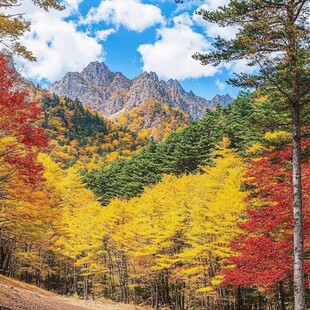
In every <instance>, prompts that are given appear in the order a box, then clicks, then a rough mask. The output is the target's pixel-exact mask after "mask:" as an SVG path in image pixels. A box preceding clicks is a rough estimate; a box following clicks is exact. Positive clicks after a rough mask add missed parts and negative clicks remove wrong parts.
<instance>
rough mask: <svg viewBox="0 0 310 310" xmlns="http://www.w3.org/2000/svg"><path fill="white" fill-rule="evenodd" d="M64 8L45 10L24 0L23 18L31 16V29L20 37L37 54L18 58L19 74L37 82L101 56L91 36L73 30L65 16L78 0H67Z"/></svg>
mask: <svg viewBox="0 0 310 310" xmlns="http://www.w3.org/2000/svg"><path fill="white" fill-rule="evenodd" d="M67 1H68V2H67V8H66V10H65V11H62V12H58V11H53V10H52V11H50V12H48V13H46V12H45V11H44V10H42V9H39V8H37V7H35V6H33V5H32V3H31V1H29V0H26V1H24V3H23V5H24V7H23V8H21V10H23V12H26V14H25V18H26V19H29V20H31V23H32V24H31V32H27V33H26V34H25V36H24V37H23V38H22V44H24V45H25V46H26V47H27V48H28V49H29V50H30V51H32V52H33V54H34V55H35V56H36V57H37V60H38V61H37V62H35V63H31V62H29V61H27V60H25V59H21V58H19V59H18V60H17V64H18V65H19V66H21V68H22V69H21V71H22V74H23V75H25V76H26V77H27V78H30V79H35V80H36V81H37V82H41V81H42V80H45V81H46V80H47V81H50V82H53V81H55V80H56V79H59V78H61V77H62V76H63V75H64V74H65V73H66V72H68V71H79V70H81V69H82V68H83V67H85V66H86V65H87V64H88V63H89V62H90V61H93V60H103V59H104V51H103V48H102V46H101V45H100V44H99V43H98V42H97V40H96V39H95V38H92V37H90V36H88V35H87V34H86V33H84V32H80V31H78V30H77V27H76V25H75V24H74V23H73V22H68V21H66V20H65V18H66V17H67V16H69V15H70V14H72V12H73V11H74V10H76V9H77V8H78V5H79V3H80V2H81V0H67Z"/></svg>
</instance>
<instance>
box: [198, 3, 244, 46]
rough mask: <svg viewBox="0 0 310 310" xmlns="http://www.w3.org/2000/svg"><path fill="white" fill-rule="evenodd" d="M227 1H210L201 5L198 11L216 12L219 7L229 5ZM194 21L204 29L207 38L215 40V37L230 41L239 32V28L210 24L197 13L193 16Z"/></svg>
mask: <svg viewBox="0 0 310 310" xmlns="http://www.w3.org/2000/svg"><path fill="white" fill-rule="evenodd" d="M227 2H229V1H226V0H217V1H209V2H208V3H206V4H203V5H201V6H200V7H199V8H198V9H197V11H200V10H207V11H208V10H211V11H213V10H215V9H216V8H217V7H219V6H220V5H225V4H227ZM193 20H194V21H195V22H196V24H197V25H199V26H201V27H202V28H204V30H205V33H206V35H207V36H209V37H212V38H215V37H218V36H220V37H222V38H223V39H226V40H230V39H233V38H234V37H235V35H236V33H237V32H238V28H237V27H231V26H229V27H220V26H219V25H217V24H213V23H210V22H208V21H206V20H204V19H203V17H202V16H201V15H198V14H196V13H194V14H193Z"/></svg>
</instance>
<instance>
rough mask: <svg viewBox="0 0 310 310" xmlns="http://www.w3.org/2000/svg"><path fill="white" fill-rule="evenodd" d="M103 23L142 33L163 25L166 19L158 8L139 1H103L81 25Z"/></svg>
mask: <svg viewBox="0 0 310 310" xmlns="http://www.w3.org/2000/svg"><path fill="white" fill-rule="evenodd" d="M102 21H104V22H107V23H112V24H114V25H115V26H120V25H122V26H124V27H126V28H128V29H130V30H134V31H138V32H141V31H143V30H145V29H146V28H149V27H151V26H154V25H156V24H158V23H160V24H163V23H164V17H163V16H162V14H161V10H160V9H159V8H158V7H157V6H155V5H151V4H143V3H141V2H140V1H139V0H103V1H102V2H101V4H100V5H99V7H98V8H92V9H91V10H90V11H89V13H88V14H87V16H86V18H85V19H84V20H82V21H81V23H83V24H93V23H99V22H102Z"/></svg>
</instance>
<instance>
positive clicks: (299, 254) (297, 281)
mask: <svg viewBox="0 0 310 310" xmlns="http://www.w3.org/2000/svg"><path fill="white" fill-rule="evenodd" d="M292 120H293V132H292V133H293V182H292V185H293V209H294V309H295V310H305V309H306V305H305V280H304V242H303V240H304V237H303V215H302V184H301V133H300V114H299V103H298V102H296V103H295V104H294V105H293V106H292Z"/></svg>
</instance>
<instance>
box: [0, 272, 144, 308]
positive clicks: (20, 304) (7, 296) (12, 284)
mask: <svg viewBox="0 0 310 310" xmlns="http://www.w3.org/2000/svg"><path fill="white" fill-rule="evenodd" d="M87 309H98V310H150V308H146V307H140V306H134V305H125V304H119V303H113V302H111V301H93V300H89V301H82V300H76V299H73V298H66V297H62V296H59V295H56V294H54V293H51V292H48V291H45V290H42V289H40V288H38V287H36V286H32V285H29V284H25V283H22V282H19V281H16V280H13V279H10V278H6V277H2V276H0V310H87Z"/></svg>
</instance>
